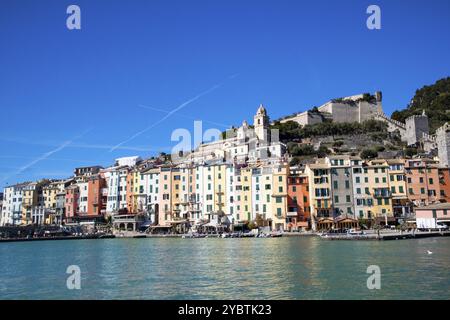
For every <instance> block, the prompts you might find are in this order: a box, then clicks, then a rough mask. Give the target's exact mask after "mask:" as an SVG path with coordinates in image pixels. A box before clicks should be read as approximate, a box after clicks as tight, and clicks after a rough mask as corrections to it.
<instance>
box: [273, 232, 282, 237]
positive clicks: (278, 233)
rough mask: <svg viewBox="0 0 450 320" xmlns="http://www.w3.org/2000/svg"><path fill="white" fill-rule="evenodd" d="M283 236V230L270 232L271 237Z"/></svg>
mask: <svg viewBox="0 0 450 320" xmlns="http://www.w3.org/2000/svg"><path fill="white" fill-rule="evenodd" d="M282 236H283V234H282V233H281V232H277V233H271V234H270V237H272V238H280V237H282Z"/></svg>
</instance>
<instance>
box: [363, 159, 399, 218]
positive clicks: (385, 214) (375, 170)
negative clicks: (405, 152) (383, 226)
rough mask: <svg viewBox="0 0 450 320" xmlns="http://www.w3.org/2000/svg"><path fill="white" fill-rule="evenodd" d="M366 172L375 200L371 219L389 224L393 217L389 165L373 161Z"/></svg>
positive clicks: (380, 160)
mask: <svg viewBox="0 0 450 320" xmlns="http://www.w3.org/2000/svg"><path fill="white" fill-rule="evenodd" d="M366 171H367V175H368V178H369V185H370V193H371V195H372V198H373V207H372V210H371V212H369V214H368V216H369V219H375V220H376V221H378V222H380V223H386V222H389V221H391V220H392V217H393V212H392V202H391V191H390V188H389V173H388V171H389V165H388V163H387V161H386V160H383V159H377V160H371V161H369V162H368V166H367V170H366Z"/></svg>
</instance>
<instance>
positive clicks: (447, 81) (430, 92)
mask: <svg viewBox="0 0 450 320" xmlns="http://www.w3.org/2000/svg"><path fill="white" fill-rule="evenodd" d="M423 110H425V113H426V114H427V116H428V119H429V124H430V132H431V133H434V132H435V131H436V129H437V128H439V127H440V126H442V125H443V124H444V123H445V122H447V121H450V77H447V78H444V79H441V80H438V81H436V83H434V84H433V85H430V86H424V87H423V88H421V89H419V90H417V91H416V94H415V95H414V98H413V99H412V100H411V103H410V104H409V105H408V106H407V107H406V109H404V110H401V111H395V112H394V113H392V119H394V120H397V121H401V122H405V119H406V118H408V117H410V116H412V115H420V114H422V112H423Z"/></svg>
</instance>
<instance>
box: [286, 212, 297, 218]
mask: <svg viewBox="0 0 450 320" xmlns="http://www.w3.org/2000/svg"><path fill="white" fill-rule="evenodd" d="M286 215H287V216H288V217H296V216H297V215H298V212H297V211H288V212H287V214H286Z"/></svg>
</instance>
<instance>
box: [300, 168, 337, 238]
mask: <svg viewBox="0 0 450 320" xmlns="http://www.w3.org/2000/svg"><path fill="white" fill-rule="evenodd" d="M305 173H306V174H307V175H308V182H309V196H310V208H311V209H310V211H311V227H312V229H313V230H314V231H315V230H327V229H331V227H332V226H333V224H334V220H333V202H332V198H331V196H332V195H331V168H330V166H329V165H328V164H326V163H325V162H323V161H322V160H321V161H320V162H317V163H313V164H309V165H307V166H306V170H305Z"/></svg>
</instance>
